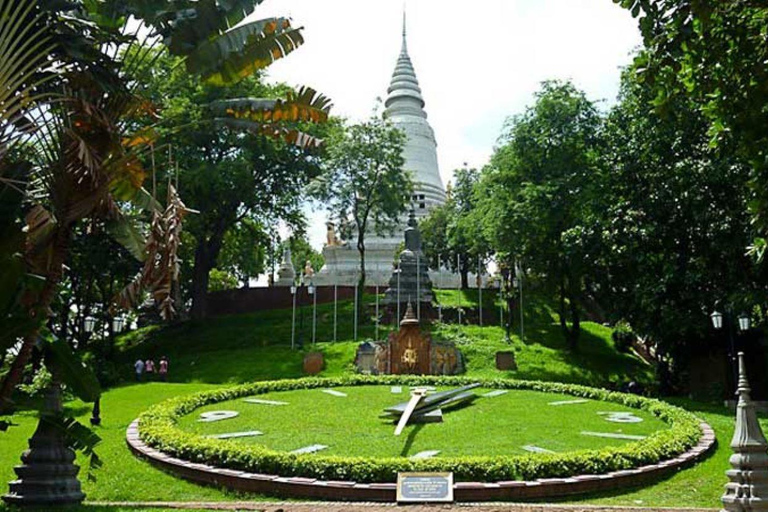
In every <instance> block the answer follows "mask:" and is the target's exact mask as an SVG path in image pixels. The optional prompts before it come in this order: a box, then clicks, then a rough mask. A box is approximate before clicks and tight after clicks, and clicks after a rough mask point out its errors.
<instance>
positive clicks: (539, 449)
mask: <svg viewBox="0 0 768 512" xmlns="http://www.w3.org/2000/svg"><path fill="white" fill-rule="evenodd" d="M521 448H522V449H523V450H525V451H527V452H532V453H555V452H553V451H552V450H547V449H546V448H542V447H540V446H534V445H532V444H527V445H525V446H521Z"/></svg>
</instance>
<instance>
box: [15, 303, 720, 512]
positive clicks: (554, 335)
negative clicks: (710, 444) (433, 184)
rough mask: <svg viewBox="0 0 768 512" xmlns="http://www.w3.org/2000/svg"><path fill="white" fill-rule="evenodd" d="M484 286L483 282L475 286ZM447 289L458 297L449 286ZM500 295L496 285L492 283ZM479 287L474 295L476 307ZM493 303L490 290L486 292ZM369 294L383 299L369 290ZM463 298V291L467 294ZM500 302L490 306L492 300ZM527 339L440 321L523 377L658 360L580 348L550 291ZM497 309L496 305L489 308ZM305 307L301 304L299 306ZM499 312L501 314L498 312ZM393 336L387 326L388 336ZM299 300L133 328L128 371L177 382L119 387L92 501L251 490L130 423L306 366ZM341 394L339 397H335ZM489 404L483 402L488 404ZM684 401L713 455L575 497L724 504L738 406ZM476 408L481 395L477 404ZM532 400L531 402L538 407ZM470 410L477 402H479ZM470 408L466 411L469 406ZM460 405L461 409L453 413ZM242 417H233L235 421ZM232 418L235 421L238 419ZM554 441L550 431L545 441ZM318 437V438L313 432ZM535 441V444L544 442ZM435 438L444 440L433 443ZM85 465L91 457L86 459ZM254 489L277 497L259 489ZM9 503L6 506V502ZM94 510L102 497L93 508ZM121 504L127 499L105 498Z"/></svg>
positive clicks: (331, 364)
mask: <svg viewBox="0 0 768 512" xmlns="http://www.w3.org/2000/svg"><path fill="white" fill-rule="evenodd" d="M474 292H475V293H476V290H474ZM455 293H456V292H455V291H449V292H445V291H438V297H439V298H440V300H441V301H442V302H443V303H444V304H450V303H451V300H452V299H451V296H450V295H451V294H455ZM446 294H447V296H446ZM489 296H490V294H489ZM471 298H472V293H468V294H466V296H462V301H466V305H467V306H466V307H469V305H470V304H471ZM483 299H484V303H485V301H486V300H489V298H488V297H486V296H485V294H484V297H483ZM368 302H369V303H371V302H372V298H371V297H368ZM462 303H463V302H462ZM491 309H492V308H489V309H488V311H490V310H491ZM525 313H526V318H525V322H526V338H525V341H523V340H521V339H520V337H519V336H518V334H516V333H515V334H513V337H512V343H511V344H508V343H506V342H505V341H504V331H503V330H502V329H501V327H499V326H498V324H497V325H495V326H486V327H482V328H481V327H478V326H464V327H455V326H438V327H436V328H435V329H434V330H433V333H432V334H433V336H434V337H436V338H446V339H452V340H454V341H455V342H456V343H458V344H459V345H460V346H461V349H462V351H463V352H464V354H465V355H466V357H467V373H468V375H470V376H478V377H490V376H493V377H499V376H505V377H514V378H527V379H542V380H556V381H565V382H578V383H584V384H589V385H597V386H614V387H615V386H616V385H618V383H620V382H626V381H628V380H630V379H634V380H639V381H641V382H644V383H649V382H651V381H652V380H653V375H652V371H651V368H650V367H648V366H646V365H644V364H643V363H642V362H640V361H639V360H638V359H636V358H634V357H632V356H631V355H627V354H620V353H618V352H617V351H616V350H615V348H614V346H613V342H612V341H611V339H610V329H608V328H606V327H603V326H601V325H598V324H594V323H589V322H587V323H585V324H583V329H584V332H583V335H582V339H581V342H580V343H581V347H580V350H579V351H578V352H575V353H572V352H568V351H566V350H564V348H565V345H564V343H563V341H562V336H561V335H560V332H559V326H558V325H557V324H556V322H555V321H554V318H553V316H552V312H551V310H550V309H549V308H548V307H547V304H546V301H543V300H537V298H536V297H535V296H531V300H529V299H526V311H525ZM304 314H305V318H304V321H305V324H304V340H305V345H309V341H310V340H311V309H305V313H304ZM489 314H490V313H489ZM297 318H298V315H297ZM352 318H353V315H352V305H351V304H350V303H349V302H346V303H340V305H339V322H338V334H339V335H338V339H339V341H338V342H336V343H332V342H331V339H332V337H333V328H332V326H333V305H322V306H318V326H319V327H318V330H317V332H318V340H319V341H321V343H319V344H318V346H317V348H318V349H319V350H321V351H322V352H323V353H324V355H325V360H326V368H325V370H324V371H323V373H322V375H323V376H337V375H342V374H344V373H348V372H350V371H352V365H351V362H352V360H353V358H354V353H355V349H356V343H355V342H354V341H353V340H352V332H353V321H352ZM488 318H490V316H489V317H488ZM384 336H385V329H383V328H382V331H381V333H380V338H383V337H384ZM290 337H291V322H290V311H270V312H263V313H258V314H250V315H240V316H231V317H221V318H215V319H211V320H209V321H206V322H188V323H186V324H182V325H178V326H173V327H168V328H164V329H158V328H154V327H151V328H146V329H142V330H139V331H136V332H133V333H129V334H127V335H125V336H123V337H122V338H121V340H120V353H119V356H118V362H119V364H120V365H121V371H122V373H123V374H124V375H125V376H127V377H130V372H131V363H132V361H133V360H135V359H136V357H142V358H146V357H150V356H151V357H155V358H156V359H157V358H159V357H160V356H161V355H167V356H168V357H169V358H170V362H171V367H170V381H171V382H169V383H142V384H129V385H124V386H120V387H116V388H113V389H109V390H107V391H106V392H105V393H104V395H103V398H102V415H103V420H104V422H103V425H102V426H101V427H98V428H97V432H98V434H99V435H100V436H101V437H102V439H103V442H102V443H101V445H100V446H99V449H98V452H99V455H100V456H101V458H102V459H103V460H104V466H103V467H102V468H101V469H99V470H97V471H96V473H95V474H96V478H97V480H96V481H95V482H90V481H87V480H86V479H85V477H84V475H82V476H83V478H82V480H83V488H84V490H85V492H86V494H87V495H88V499H89V500H98V501H107V500H108V501H123V500H127V501H152V500H159V501H176V500H178V501H197V500H203V501H230V500H235V499H243V496H239V495H237V494H234V493H231V492H227V491H222V490H218V489H212V488H207V487H202V486H198V485H194V484H191V483H188V482H185V481H183V480H180V479H177V478H174V477H172V476H170V475H167V474H165V473H163V472H161V471H159V470H156V469H154V468H152V467H151V466H149V465H148V464H147V463H145V462H143V461H140V460H138V459H136V458H135V457H133V456H132V455H131V454H130V452H129V451H128V450H127V448H126V447H125V438H124V436H125V429H126V427H127V426H128V424H129V423H130V422H131V421H132V420H133V419H135V418H136V417H137V416H138V415H139V413H140V412H142V411H143V410H145V409H146V408H147V407H149V406H150V405H152V404H154V403H157V402H160V401H162V400H164V399H166V398H170V397H173V396H177V395H184V394H188V393H191V392H194V391H199V390H206V389H212V388H215V387H217V386H218V385H222V384H229V383H236V382H247V381H253V380H260V379H274V378H294V377H299V376H301V361H302V353H301V352H298V351H291V350H290V346H289V340H290ZM373 337H374V326H373V325H372V324H370V323H365V324H362V325H360V329H359V336H358V340H363V339H365V338H373ZM504 349H506V350H509V349H511V350H514V351H515V355H516V359H517V362H518V365H519V367H520V369H519V370H517V371H513V372H499V371H498V370H495V369H494V362H493V360H494V355H495V352H496V351H497V350H504ZM329 398H333V397H329ZM478 405H479V404H478ZM678 405H682V406H683V407H685V408H687V409H689V410H693V411H695V412H697V414H699V415H700V416H701V417H702V418H703V419H704V420H706V421H707V422H709V423H710V425H712V427H713V428H714V429H715V431H716V433H717V436H718V442H719V446H720V447H719V448H718V450H717V452H716V453H715V454H714V455H713V456H711V457H709V458H708V459H707V460H706V461H704V462H702V463H700V464H698V465H696V466H695V467H693V468H691V469H688V470H686V471H683V472H680V473H678V474H676V475H674V476H673V477H671V478H669V479H667V480H665V481H662V482H659V483H657V484H655V485H652V486H648V487H645V488H642V489H638V490H630V491H626V490H617V491H615V492H614V493H610V494H602V495H593V496H588V497H584V498H579V499H570V500H568V501H569V502H573V503H593V504H601V505H602V504H604V505H629V506H632V505H645V506H699V507H717V506H718V505H719V496H720V495H721V494H722V492H723V485H724V484H725V482H726V478H725V470H726V469H727V468H728V457H729V455H730V449H729V448H728V443H729V442H730V437H731V435H732V433H733V424H734V422H733V413H731V412H728V411H726V410H725V409H723V408H718V407H707V406H703V405H701V404H697V403H694V402H680V403H678ZM70 407H71V408H72V410H73V411H74V412H75V413H76V414H77V416H78V418H79V420H80V421H81V422H84V423H87V420H88V417H89V415H90V409H89V408H88V407H85V406H83V405H82V404H78V403H72V404H70ZM473 407H476V406H473ZM527 410H533V409H532V408H529V409H526V410H523V411H521V412H520V415H521V416H522V417H525V416H526V414H525V413H526V411H527ZM467 411H468V412H469V409H467ZM457 412H458V411H457ZM451 414H453V413H451ZM14 420H15V421H16V422H17V423H18V426H16V427H12V428H11V429H9V431H8V432H6V433H0V439H1V440H2V441H1V442H0V481H9V480H12V479H13V478H14V474H13V471H12V467H13V465H15V464H17V463H18V460H19V459H18V457H19V455H20V453H21V452H22V451H23V450H24V449H25V448H26V442H27V441H26V440H27V438H28V437H29V436H30V435H31V434H32V432H33V430H34V426H35V423H36V420H35V419H34V418H33V417H32V416H31V415H30V414H26V413H21V414H19V415H17V416H15V417H14ZM230 421H233V420H230ZM227 428H228V427H227ZM540 442H541V443H543V442H544V441H543V440H542V441H540ZM307 444H311V443H307ZM534 444H535V443H534ZM425 449H432V448H425ZM80 463H81V464H85V461H84V460H81V461H80ZM247 498H248V499H268V498H265V497H259V496H257V497H254V496H248V497H247ZM0 510H5V507H4V505H0ZM87 510H98V511H101V510H102V509H101V508H97V507H88V508H87ZM103 510H109V511H110V512H114V511H115V510H120V509H118V508H105V509H103Z"/></svg>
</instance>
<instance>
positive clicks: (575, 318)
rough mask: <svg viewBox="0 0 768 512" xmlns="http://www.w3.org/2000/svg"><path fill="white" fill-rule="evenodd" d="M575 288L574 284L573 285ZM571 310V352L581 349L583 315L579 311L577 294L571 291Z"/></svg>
mask: <svg viewBox="0 0 768 512" xmlns="http://www.w3.org/2000/svg"><path fill="white" fill-rule="evenodd" d="M571 286H573V284H571ZM568 300H569V302H570V309H571V332H570V333H569V334H568V341H569V344H570V346H571V350H574V351H576V350H578V349H579V337H580V336H581V315H580V311H579V309H580V308H579V301H578V297H576V294H575V293H574V292H573V290H571V293H570V294H569V296H568Z"/></svg>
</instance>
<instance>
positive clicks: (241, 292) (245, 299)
mask: <svg viewBox="0 0 768 512" xmlns="http://www.w3.org/2000/svg"><path fill="white" fill-rule="evenodd" d="M372 290H373V289H371V290H370V291H372ZM315 293H317V303H318V304H328V303H331V302H333V286H318V287H317V291H316V292H315ZM337 293H338V298H339V300H349V299H352V298H354V295H355V287H354V286H339V287H337ZM310 304H312V296H310V295H309V293H308V292H307V288H306V287H302V288H299V289H298V296H297V297H296V305H297V306H302V305H303V306H307V305H310ZM292 305H293V297H292V295H291V289H290V288H285V287H272V288H240V289H238V290H226V291H223V292H213V293H209V294H208V311H209V314H210V315H211V316H221V315H239V314H242V313H255V312H256V311H269V310H273V309H289V308H291V306H292Z"/></svg>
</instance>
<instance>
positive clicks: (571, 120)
mask: <svg viewBox="0 0 768 512" xmlns="http://www.w3.org/2000/svg"><path fill="white" fill-rule="evenodd" d="M599 132H600V117H599V115H598V113H597V111H596V109H595V107H594V105H593V104H592V103H591V102H590V101H589V100H588V99H587V98H586V96H585V95H584V93H583V92H581V91H579V90H577V89H576V88H575V87H574V86H573V85H572V84H571V83H568V82H556V81H550V82H544V83H543V84H542V88H541V90H540V91H539V92H537V93H536V102H535V104H534V105H533V106H532V107H529V108H528V109H527V110H526V112H525V113H524V114H522V115H520V116H517V117H514V118H512V119H510V120H509V121H508V124H507V128H506V131H505V133H504V134H503V135H502V137H501V139H500V146H499V148H498V149H497V151H496V152H495V154H494V155H493V158H492V161H491V164H490V166H489V167H488V168H487V169H485V170H484V176H483V180H482V183H481V188H482V190H481V194H480V197H482V198H483V202H482V204H481V209H482V211H483V212H484V216H485V221H486V225H487V229H488V232H489V233H490V236H491V239H492V240H493V242H494V246H495V247H496V248H497V250H499V251H502V252H505V253H508V254H510V255H514V256H515V257H516V258H517V259H522V260H523V261H524V262H525V265H526V267H527V268H530V269H532V270H533V271H534V272H536V273H537V274H539V275H540V276H541V277H542V279H543V280H544V282H545V283H546V284H547V285H549V287H550V289H551V290H552V291H553V292H555V293H556V294H557V296H558V297H559V309H558V312H559V316H560V325H561V327H562V331H563V334H564V336H565V337H566V339H567V340H568V342H569V344H570V346H571V347H572V348H574V349H575V348H577V342H578V339H579V334H580V321H581V306H580V301H581V298H582V293H583V291H584V274H585V272H586V271H587V269H588V264H589V256H588V247H587V246H586V244H585V243H584V242H585V237H584V236H583V233H582V230H583V228H584V223H583V219H584V211H585V209H586V208H587V206H588V204H589V200H590V194H591V189H592V186H591V184H592V183H593V181H594V178H595V173H596V172H597V171H598V156H599V153H598V149H599V147H600V136H599V135H600V133H599ZM569 324H570V325H569Z"/></svg>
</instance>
